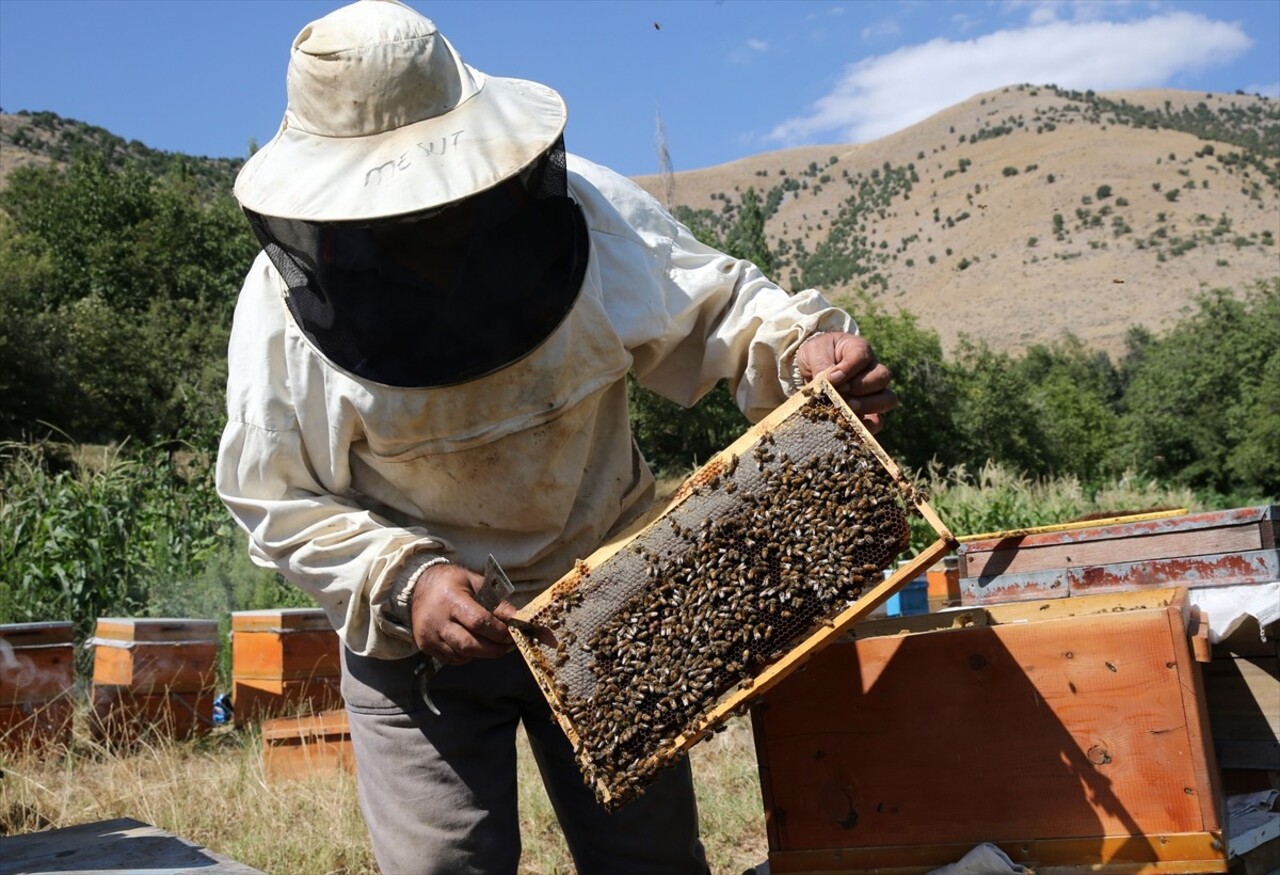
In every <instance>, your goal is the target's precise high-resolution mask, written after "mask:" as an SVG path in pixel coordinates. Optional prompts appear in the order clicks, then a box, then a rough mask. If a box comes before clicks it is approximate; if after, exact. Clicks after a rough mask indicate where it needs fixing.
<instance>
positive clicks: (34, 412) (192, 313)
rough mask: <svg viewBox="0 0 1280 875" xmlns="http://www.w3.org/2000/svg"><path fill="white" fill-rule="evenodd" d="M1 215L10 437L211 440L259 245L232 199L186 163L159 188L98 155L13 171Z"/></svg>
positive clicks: (0, 416) (2, 431)
mask: <svg viewBox="0 0 1280 875" xmlns="http://www.w3.org/2000/svg"><path fill="white" fill-rule="evenodd" d="M0 207H2V208H3V214H6V215H7V217H8V218H6V219H5V220H4V221H3V222H2V223H0V267H3V268H4V271H3V279H0V305H2V306H0V310H3V314H4V315H3V317H0V318H2V319H3V322H2V323H0V324H2V325H3V327H4V331H3V333H0V365H2V366H4V367H3V370H4V375H3V376H0V438H21V437H24V436H31V435H38V434H43V433H48V431H49V430H50V429H53V430H56V431H61V432H62V433H63V434H65V435H66V436H68V437H70V438H72V439H73V440H77V441H85V442H99V443H101V442H107V441H120V440H124V439H126V438H128V437H134V438H139V439H142V440H144V441H151V440H153V439H163V438H170V437H173V436H175V435H179V434H182V435H185V436H189V437H193V436H194V431H195V428H196V427H200V428H203V429H205V430H206V432H207V433H206V434H205V436H204V439H205V440H208V439H210V438H211V436H212V434H213V433H214V432H209V431H208V429H209V428H210V427H211V424H212V423H213V422H215V421H216V420H218V419H220V418H221V406H222V402H221V397H222V388H221V387H222V373H223V368H224V367H225V365H224V361H225V349H226V340H227V333H228V330H229V325H230V317H231V310H232V306H233V302H234V300H235V295H236V291H237V289H238V288H239V284H240V280H241V277H242V276H243V273H244V271H245V269H246V267H247V265H248V264H249V262H250V261H251V259H252V258H253V256H254V254H255V252H256V249H257V244H256V243H255V242H254V240H253V237H252V234H251V233H250V232H249V230H248V227H247V223H246V222H245V221H244V218H243V216H242V215H241V213H240V211H239V209H238V208H237V207H236V205H235V202H234V201H233V200H232V199H231V197H230V195H229V194H226V193H222V194H213V195H210V194H209V193H208V188H207V186H202V185H201V184H200V182H199V179H198V177H197V175H195V174H193V173H192V172H191V164H190V161H189V159H185V158H182V157H181V156H179V157H176V158H174V159H173V162H172V166H171V168H170V170H169V172H168V173H166V174H165V175H164V176H163V177H161V178H159V179H157V178H155V177H153V176H150V175H148V174H147V173H146V172H144V171H143V170H142V169H140V168H139V167H138V166H136V165H133V164H126V165H125V166H124V167H122V168H120V169H112V168H110V167H109V166H108V165H107V163H106V161H105V160H104V158H103V157H102V156H101V155H100V154H86V155H84V156H81V157H78V158H76V159H75V160H73V161H72V162H71V164H70V165H69V166H68V167H67V168H66V169H59V168H57V167H54V166H28V167H23V168H19V169H17V170H15V171H14V172H13V173H12V174H11V176H10V178H9V186H8V188H7V189H6V190H5V191H4V192H3V194H0Z"/></svg>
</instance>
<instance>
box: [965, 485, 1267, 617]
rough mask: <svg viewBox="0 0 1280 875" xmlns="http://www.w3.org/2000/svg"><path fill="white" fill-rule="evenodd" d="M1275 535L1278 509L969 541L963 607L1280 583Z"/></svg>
mask: <svg viewBox="0 0 1280 875" xmlns="http://www.w3.org/2000/svg"><path fill="white" fill-rule="evenodd" d="M1278 526H1280V508H1278V507H1276V506H1274V505H1268V506H1261V507H1243V508H1234V509H1231V510H1219V511H1209V512H1206V513H1196V514H1186V513H1181V514H1176V515H1169V514H1149V515H1144V516H1139V517H1134V518H1131V519H1126V520H1116V521H1114V522H1111V523H1101V522H1094V523H1089V524H1084V525H1078V526H1076V525H1072V526H1047V527H1044V528H1042V529H1029V530H1025V531H1016V532H1004V533H997V534H993V535H991V536H981V535H973V536H967V537H965V538H963V539H961V540H962V541H963V543H961V545H960V549H959V551H958V552H959V557H960V591H961V601H962V602H963V604H966V605H982V604H1000V603H1003V602H1008V601H1014V600H1018V599H1046V598H1065V597H1067V596H1077V595H1086V594H1097V593H1106V592H1121V591H1124V590H1130V589H1140V588H1143V587H1162V586H1171V585H1175V584H1182V585H1187V586H1197V587H1202V586H1228V585H1238V584H1252V583H1262V582H1266V581H1272V580H1280V550H1278V549H1277V528H1278Z"/></svg>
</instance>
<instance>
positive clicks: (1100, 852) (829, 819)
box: [753, 589, 1227, 875]
mask: <svg viewBox="0 0 1280 875" xmlns="http://www.w3.org/2000/svg"><path fill="white" fill-rule="evenodd" d="M955 613H956V612H948V613H944V614H941V615H939V616H938V618H937V619H938V620H943V619H952V620H954V619H955ZM969 613H971V614H975V615H976V614H979V613H981V614H983V616H982V617H973V618H971V619H973V620H974V622H973V624H972V625H961V626H959V627H956V624H954V623H953V624H952V625H953V627H952V628H948V629H942V630H939V631H926V632H917V633H910V634H896V628H895V627H893V626H885V624H886V623H892V622H893V621H876V622H875V623H867V624H864V625H863V626H862V627H855V634H856V635H858V636H859V637H857V638H855V639H854V640H851V641H849V640H846V641H844V642H841V643H839V644H836V645H834V646H832V647H829V648H827V649H826V650H824V651H822V652H820V653H818V654H817V655H815V656H814V658H813V659H812V660H811V661H810V662H809V664H808V666H807V668H806V670H804V671H801V672H798V673H796V674H793V675H791V676H789V677H788V678H786V679H785V680H784V681H782V682H781V683H779V684H778V685H777V686H776V687H774V688H773V689H772V690H770V691H769V692H768V693H767V694H766V695H765V697H764V700H763V702H762V703H761V704H760V705H759V706H758V707H757V708H756V709H755V710H754V711H753V721H754V729H755V737H756V748H757V756H758V760H759V765H760V776H761V790H762V794H763V797H764V805H765V813H766V824H767V831H768V837H769V863H770V867H771V871H772V872H774V873H797V872H806V873H814V872H824V873H835V872H841V873H854V872H871V871H875V872H878V873H890V872H892V873H901V875H905V873H923V872H928V871H930V870H932V869H934V868H937V867H939V866H943V865H946V864H948V863H954V862H956V861H957V860H959V859H960V858H961V857H963V856H964V855H965V854H966V853H967V852H969V851H970V850H972V849H973V848H974V847H975V846H976V845H978V844H981V843H984V842H991V843H994V844H996V845H997V846H999V847H1000V848H1001V849H1002V850H1003V851H1004V852H1005V853H1006V854H1007V855H1008V856H1009V857H1010V858H1011V859H1012V860H1013V862H1015V863H1019V864H1022V865H1026V866H1029V867H1031V868H1033V869H1034V870H1035V871H1037V872H1053V873H1056V875H1062V873H1075V872H1104V873H1108V872H1109V873H1140V872H1141V873H1155V872H1225V871H1227V861H1226V853H1225V851H1224V844H1225V840H1224V836H1223V827H1224V826H1225V824H1226V821H1225V818H1224V816H1223V814H1222V811H1221V809H1220V806H1221V802H1222V800H1221V794H1220V792H1219V790H1218V788H1217V771H1216V764H1215V762H1214V755H1213V749H1212V745H1211V743H1210V739H1209V731H1208V723H1207V715H1206V710H1205V705H1204V695H1203V689H1202V686H1201V677H1200V671H1199V665H1198V664H1197V662H1196V661H1195V659H1194V657H1193V651H1192V647H1191V646H1190V644H1189V640H1188V625H1189V622H1190V621H1189V611H1188V608H1187V603H1186V595H1185V591H1184V590H1181V589H1163V590H1148V591H1146V592H1143V593H1125V594H1117V595H1113V596H1085V597H1079V598H1072V599H1057V600H1051V601H1041V602H1028V603H1021V604H1018V605H1004V606H992V607H989V608H986V609H982V608H975V609H969ZM913 619H915V620H924V619H925V618H923V617H921V618H913ZM979 620H980V621H981V622H978V621H979ZM876 626H879V627H881V628H882V629H884V630H885V631H888V632H889V634H877V632H876V630H875V628H874V627H876ZM862 636H866V637H862Z"/></svg>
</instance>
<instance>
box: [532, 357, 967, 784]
mask: <svg viewBox="0 0 1280 875" xmlns="http://www.w3.org/2000/svg"><path fill="white" fill-rule="evenodd" d="M909 514H917V515H921V516H923V517H924V518H925V519H926V520H927V521H928V522H929V524H930V525H931V526H932V527H933V528H934V530H935V531H936V532H937V533H938V536H939V540H938V541H936V542H935V543H934V544H933V545H931V546H930V547H929V548H927V549H926V550H925V551H923V552H922V553H921V554H919V555H918V556H916V557H915V558H914V559H912V560H911V561H909V562H907V563H905V564H904V565H903V566H902V567H901V568H900V569H899V570H898V571H897V573H895V574H894V575H893V576H892V577H889V578H888V579H887V580H886V579H885V577H884V574H883V572H884V570H885V569H887V568H888V567H890V566H891V565H892V564H893V562H894V560H895V559H897V557H898V556H899V555H901V554H902V553H903V552H904V551H906V549H907V547H908V540H909V526H908V515H909ZM954 545H955V540H954V538H953V537H952V535H951V533H950V532H949V531H948V530H947V528H946V526H945V525H943V523H942V522H941V520H939V519H938V517H937V515H936V514H935V513H934V512H933V510H932V509H931V508H930V507H929V506H928V503H927V501H926V500H925V498H924V496H922V495H921V494H920V493H919V492H918V491H917V490H915V489H914V488H913V487H912V485H911V484H910V483H909V482H908V481H907V480H906V478H905V477H904V475H903V474H902V471H901V470H900V469H899V468H898V466H897V465H896V464H895V463H894V462H893V460H892V459H890V458H889V456H888V455H887V454H885V452H884V451H883V450H882V449H881V448H880V446H879V445H878V444H877V443H876V442H875V440H874V438H872V437H871V435H870V433H869V432H867V430H866V429H865V428H864V427H863V426H862V425H861V423H860V422H858V420H857V417H856V416H855V415H854V414H853V413H852V411H850V409H849V408H848V406H847V405H846V404H845V402H844V401H843V399H841V398H840V396H839V394H838V393H837V392H836V391H835V390H834V389H833V388H832V387H831V386H830V384H828V383H826V381H825V380H820V381H818V382H816V383H814V384H812V385H811V386H810V387H808V388H806V389H805V390H804V391H803V392H801V393H799V394H797V395H796V396H795V397H793V398H791V399H790V400H789V401H788V402H787V403H785V404H784V405H782V406H781V407H779V408H778V409H777V410H776V411H774V412H773V413H772V414H771V415H770V416H769V417H767V418H766V419H764V420H763V421H761V422H760V423H758V424H757V425H755V426H754V427H753V428H751V429H750V430H749V431H748V432H747V433H746V434H744V435H743V436H742V437H741V438H739V439H738V440H737V441H735V442H734V443H733V444H732V445H731V446H730V447H728V448H727V449H725V450H724V451H722V452H721V453H719V454H718V455H716V456H715V457H714V458H713V459H712V460H711V461H710V462H708V463H707V464H706V465H704V466H702V468H700V469H699V470H698V471H697V472H695V473H694V474H693V475H692V476H691V477H690V478H689V479H688V480H687V481H685V483H684V484H683V485H682V486H681V488H680V489H679V490H678V491H677V492H676V494H675V496H674V497H673V498H672V499H671V501H670V502H669V503H668V504H667V505H666V506H665V507H663V508H656V509H655V510H654V511H653V512H651V513H650V514H649V515H648V516H646V517H645V518H644V519H643V520H641V521H640V522H639V523H637V524H636V525H634V526H633V527H632V528H631V529H630V530H629V532H628V533H627V534H624V536H622V537H621V538H619V539H618V540H616V541H614V542H612V543H610V544H608V545H606V546H604V547H602V548H601V549H599V550H597V551H596V552H595V553H594V554H592V555H591V556H590V557H588V558H587V559H586V560H585V561H581V562H579V563H578V565H577V567H576V568H575V569H574V570H573V571H572V572H570V573H569V574H567V575H565V577H563V578H561V579H560V580H559V581H557V582H556V584H555V585H553V586H552V587H551V588H550V589H548V590H547V591H546V592H544V593H542V594H541V595H540V596H539V597H538V598H537V599H535V600H534V601H533V602H532V603H530V604H529V605H528V606H527V607H526V608H524V609H523V610H522V611H521V612H520V614H519V619H520V620H523V621H525V623H521V624H517V625H518V626H519V628H515V627H513V628H512V634H513V636H514V637H515V640H516V644H517V646H518V647H519V649H520V651H521V653H522V654H523V655H524V658H525V660H526V662H527V663H528V664H529V666H530V669H531V670H532V672H533V675H534V677H535V679H536V680H537V681H538V684H539V685H540V686H541V688H542V690H543V693H544V694H545V695H546V697H547V700H548V701H549V702H550V704H551V708H552V711H553V712H554V713H555V715H556V718H557V719H558V720H559V722H560V724H561V726H562V727H563V728H564V730H565V733H566V734H567V735H568V737H569V740H570V742H572V744H573V746H574V750H575V753H576V755H577V759H578V763H579V766H580V767H581V769H582V772H583V776H584V778H585V780H586V782H587V784H588V785H589V786H591V787H592V788H593V789H594V791H595V793H596V796H597V798H598V799H599V800H600V801H601V802H602V803H603V804H604V805H606V806H607V807H609V808H616V807H618V806H621V805H623V804H625V803H626V802H627V801H628V800H630V799H631V798H634V797H635V796H636V795H638V794H639V793H641V792H643V789H644V786H645V785H646V784H647V783H649V782H650V781H651V780H652V779H653V777H654V776H655V775H656V774H657V772H658V771H660V770H661V769H662V768H664V767H666V766H668V765H670V764H672V763H673V762H674V761H675V760H676V759H677V758H678V756H679V755H680V754H681V752H683V751H685V750H687V749H688V748H690V747H692V746H693V745H694V744H696V743H697V742H698V741H700V740H702V739H703V738H706V737H709V736H710V734H711V733H712V732H714V731H715V730H716V729H718V728H720V727H721V726H723V724H724V722H725V721H726V720H727V719H728V718H729V717H730V716H732V715H733V714H734V713H738V712H740V711H741V710H743V709H745V708H746V707H747V705H748V704H749V703H750V701H751V700H752V699H754V698H756V697H757V696H759V695H760V694H761V693H763V692H764V691H765V690H766V689H768V688H769V687H770V686H772V685H773V684H775V683H777V682H778V681H779V680H781V679H782V678H783V677H785V676H786V674H788V673H789V672H790V671H792V670H794V669H795V668H796V667H798V666H799V665H800V664H801V663H802V662H803V661H804V660H806V659H807V658H808V657H810V656H812V655H813V654H814V653H815V652H817V650H818V649H820V648H821V647H822V646H824V645H825V644H827V643H829V642H831V641H834V640H835V639H836V638H837V637H838V636H839V635H840V634H841V633H843V632H844V631H845V629H847V627H848V626H849V625H851V624H852V623H853V622H854V621H856V620H857V619H859V618H861V617H863V616H865V615H866V614H868V613H869V612H870V611H872V610H874V608H875V607H876V606H878V605H879V604H880V603H881V602H882V601H884V600H885V599H887V598H888V597H889V596H890V595H891V594H892V593H893V592H894V591H895V590H896V589H897V588H898V587H900V586H901V585H903V584H904V583H906V582H907V581H910V580H912V579H913V578H914V577H916V576H917V575H918V574H919V573H921V570H922V569H924V568H926V567H928V566H929V565H931V564H933V563H934V562H936V561H937V560H938V559H939V558H940V557H941V556H942V554H944V553H945V552H947V551H948V550H950V549H951V548H952V547H954ZM526 623H527V624H532V625H533V626H536V627H541V628H542V629H543V630H545V633H543V634H533V633H532V632H531V630H530V628H529V626H527V625H525V624H526Z"/></svg>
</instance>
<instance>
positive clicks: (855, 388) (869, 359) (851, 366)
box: [796, 331, 898, 434]
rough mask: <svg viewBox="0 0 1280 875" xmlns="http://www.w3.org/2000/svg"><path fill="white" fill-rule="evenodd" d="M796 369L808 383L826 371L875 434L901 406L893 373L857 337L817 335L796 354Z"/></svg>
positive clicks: (836, 332)
mask: <svg viewBox="0 0 1280 875" xmlns="http://www.w3.org/2000/svg"><path fill="white" fill-rule="evenodd" d="M796 366H797V367H798V368H799V369H800V376H801V378H803V380H804V381H805V382H806V383H808V382H809V381H810V380H812V379H813V378H814V375H816V374H820V373H822V372H823V371H826V372H827V375H826V376H827V379H828V380H830V381H831V385H832V386H834V387H835V388H836V390H837V391H839V393H840V395H841V396H842V397H843V398H844V399H845V401H847V402H849V406H850V407H851V408H853V410H854V412H855V413H857V414H858V418H859V419H861V420H862V424H863V425H865V426H866V427H867V430H868V431H870V432H871V433H872V434H875V433H876V432H878V431H880V429H881V428H883V427H884V418H883V416H882V414H884V413H885V412H886V411H889V410H892V409H893V408H894V407H896V406H897V404H898V396H897V395H895V394H894V393H893V390H891V389H890V388H889V383H890V381H892V380H893V373H892V372H891V371H890V370H889V369H888V368H887V367H885V366H884V365H883V364H881V363H880V360H879V359H877V358H876V354H875V352H874V351H873V350H872V349H871V344H869V343H867V341H866V339H865V338H863V337H859V336H858V335H856V334H846V333H845V332H843V331H829V332H826V333H823V334H815V335H814V336H812V337H810V338H809V339H807V340H806V341H805V342H804V343H802V344H800V348H799V349H798V350H796Z"/></svg>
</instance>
